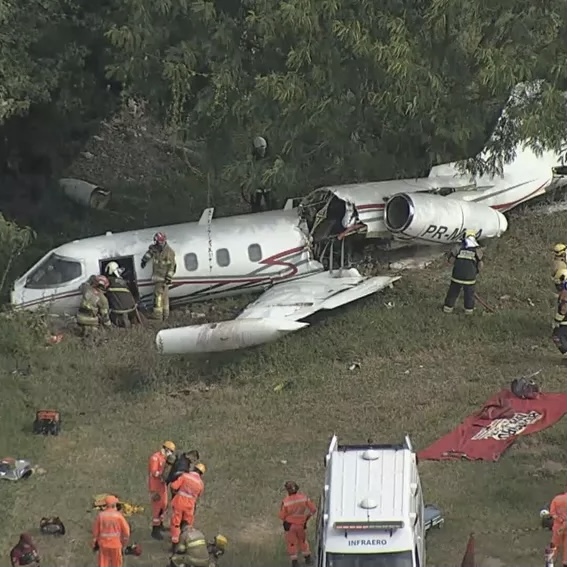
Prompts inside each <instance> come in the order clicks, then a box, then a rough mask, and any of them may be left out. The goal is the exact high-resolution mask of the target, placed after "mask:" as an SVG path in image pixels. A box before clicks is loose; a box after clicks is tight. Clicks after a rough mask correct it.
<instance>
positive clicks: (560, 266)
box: [553, 243, 567, 274]
mask: <svg viewBox="0 0 567 567" xmlns="http://www.w3.org/2000/svg"><path fill="white" fill-rule="evenodd" d="M559 270H567V245H566V244H563V243H557V244H556V245H555V246H554V247H553V273H554V274H555V273H556V272H558V271H559Z"/></svg>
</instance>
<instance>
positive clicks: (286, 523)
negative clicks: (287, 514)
mask: <svg viewBox="0 0 567 567" xmlns="http://www.w3.org/2000/svg"><path fill="white" fill-rule="evenodd" d="M289 528H291V524H290V523H289V522H284V523H283V529H284V532H289Z"/></svg>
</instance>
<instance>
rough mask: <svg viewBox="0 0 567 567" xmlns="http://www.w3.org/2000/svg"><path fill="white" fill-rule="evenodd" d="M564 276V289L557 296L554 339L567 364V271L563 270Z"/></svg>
mask: <svg viewBox="0 0 567 567" xmlns="http://www.w3.org/2000/svg"><path fill="white" fill-rule="evenodd" d="M562 276H563V280H562V284H561V285H562V289H561V291H560V292H559V295H558V296H557V311H556V312H555V317H554V321H553V334H552V339H553V342H554V343H555V346H556V347H557V348H558V349H559V352H560V353H561V354H562V355H563V359H564V360H565V362H567V270H563V273H562Z"/></svg>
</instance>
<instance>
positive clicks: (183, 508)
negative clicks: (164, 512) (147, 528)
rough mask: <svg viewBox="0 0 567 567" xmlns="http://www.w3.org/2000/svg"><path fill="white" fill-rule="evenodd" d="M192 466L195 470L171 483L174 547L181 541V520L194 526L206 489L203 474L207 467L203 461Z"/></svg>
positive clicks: (171, 530) (172, 541)
mask: <svg viewBox="0 0 567 567" xmlns="http://www.w3.org/2000/svg"><path fill="white" fill-rule="evenodd" d="M192 468H193V469H194V470H192V471H191V472H184V473H182V474H181V475H180V476H179V477H178V478H177V479H176V480H175V481H174V482H172V483H171V489H172V490H173V491H174V494H175V496H174V497H173V499H172V501H171V509H172V511H173V513H172V516H171V528H170V533H171V543H172V545H173V547H175V545H177V544H178V543H179V535H180V533H181V522H185V523H186V524H187V525H188V526H191V527H192V526H193V522H194V520H195V506H196V504H197V500H199V497H200V496H201V494H203V491H204V490H205V484H204V483H203V479H202V476H203V475H204V474H205V472H206V471H207V467H205V465H204V464H203V463H197V464H196V465H194V466H193V467H192Z"/></svg>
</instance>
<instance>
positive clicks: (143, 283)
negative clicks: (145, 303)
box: [14, 246, 305, 308]
mask: <svg viewBox="0 0 567 567" xmlns="http://www.w3.org/2000/svg"><path fill="white" fill-rule="evenodd" d="M304 248H305V246H296V247H295V248H289V249H288V250H284V251H283V252H278V253H277V254H274V255H273V256H269V257H268V258H265V259H264V260H261V261H260V262H258V263H259V264H265V265H267V266H283V267H285V268H288V269H289V273H286V274H284V275H279V276H276V277H274V276H269V275H259V276H236V277H233V278H198V277H194V278H174V279H173V282H172V283H173V284H175V285H176V286H181V285H192V284H193V285H202V284H207V285H215V284H236V283H262V282H266V283H267V282H270V281H275V280H278V281H280V280H283V279H287V278H290V277H292V276H294V275H296V274H297V271H298V269H297V266H295V265H294V264H292V263H291V262H283V261H281V260H280V258H285V257H287V256H290V255H292V254H296V253H297V252H300V251H301V250H303V249H304ZM136 283H137V286H138V287H139V288H142V287H150V286H153V285H154V283H153V282H152V281H151V280H147V279H146V280H138V281H137V282H136ZM80 295H81V293H80V292H79V291H78V290H74V291H65V292H62V293H58V294H55V295H50V296H49V297H45V298H41V299H34V300H32V301H26V302H24V303H18V304H17V305H15V306H14V307H18V308H25V307H32V306H34V305H41V304H42V303H50V302H52V301H57V300H60V299H68V298H71V297H78V296H80Z"/></svg>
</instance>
